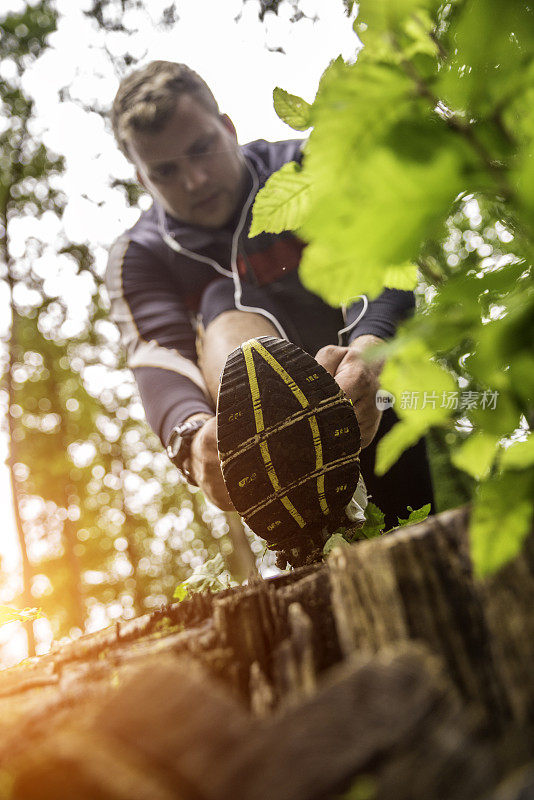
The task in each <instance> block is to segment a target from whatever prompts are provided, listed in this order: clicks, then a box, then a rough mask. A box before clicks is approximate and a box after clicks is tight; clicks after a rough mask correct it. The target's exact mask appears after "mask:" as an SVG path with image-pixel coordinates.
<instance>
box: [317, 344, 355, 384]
mask: <svg viewBox="0 0 534 800" xmlns="http://www.w3.org/2000/svg"><path fill="white" fill-rule="evenodd" d="M346 352H347V348H346V347H336V345H333V344H327V345H326V347H321V349H320V350H318V351H317V353H316V354H315V360H316V361H317V363H318V364H320V365H321V366H322V367H324V368H325V370H326V371H327V372H329V373H330V375H332V377H335V374H336V370H337V368H338V367H339V365H340V364H341V362H342V361H343V358H344V357H345V354H346Z"/></svg>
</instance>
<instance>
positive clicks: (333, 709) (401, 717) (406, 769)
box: [210, 644, 495, 800]
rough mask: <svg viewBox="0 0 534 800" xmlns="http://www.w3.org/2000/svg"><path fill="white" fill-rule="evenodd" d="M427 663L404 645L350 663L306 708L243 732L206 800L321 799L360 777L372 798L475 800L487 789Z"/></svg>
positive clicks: (482, 752)
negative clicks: (244, 737)
mask: <svg viewBox="0 0 534 800" xmlns="http://www.w3.org/2000/svg"><path fill="white" fill-rule="evenodd" d="M476 731H477V729H476V724H475V722H474V721H473V720H472V719H470V718H469V715H466V714H464V712H463V711H462V710H461V707H460V701H459V698H458V696H457V695H455V693H454V691H452V690H451V687H450V684H448V682H447V681H446V680H445V679H444V677H443V676H442V675H440V673H439V671H438V667H437V663H436V659H435V658H432V657H431V656H429V655H428V653H427V652H425V651H424V650H422V649H421V648H418V647H416V646H414V645H410V644H408V645H406V644H404V645H400V646H398V647H397V648H393V649H390V650H389V651H387V650H384V651H382V653H380V654H378V655H373V656H371V655H369V656H368V657H361V658H356V659H353V660H352V661H351V662H350V663H348V664H345V665H343V666H342V667H339V668H336V669H334V670H333V671H332V674H331V676H330V680H329V681H327V683H326V684H325V685H324V686H323V687H322V688H320V689H319V692H318V693H316V694H315V695H313V697H311V698H309V699H307V700H306V702H304V703H301V704H299V705H298V706H295V707H293V708H291V709H290V710H289V711H288V712H286V713H284V714H282V715H276V716H275V717H274V718H271V719H270V720H268V721H266V722H264V723H263V724H262V725H261V726H259V727H256V728H253V729H251V730H250V732H249V734H248V736H247V741H246V742H244V743H243V745H242V747H241V748H240V749H239V752H238V753H237V756H236V758H234V759H233V760H232V761H231V762H228V763H225V764H222V765H221V767H220V768H219V769H218V770H216V771H214V775H213V780H214V781H215V783H214V784H213V785H212V787H211V792H212V794H210V800H216V799H217V800H222V798H228V797H239V798H240V800H271V798H276V799H277V800H327V798H332V800H333V798H339V797H340V796H341V794H342V793H344V792H345V791H347V789H349V788H350V786H351V785H353V784H354V783H355V782H357V781H358V780H360V779H363V780H365V781H367V782H369V781H370V782H371V784H372V787H373V792H372V795H371V796H372V797H373V798H376V800H441V799H442V798H443V800H456V798H457V799H458V800H465V798H470V800H476V798H478V797H481V796H483V794H484V793H485V792H486V790H487V789H488V787H490V786H491V785H492V783H493V782H494V781H495V774H494V757H493V752H492V750H491V748H490V747H489V746H488V745H484V744H480V743H478V742H477V732H476Z"/></svg>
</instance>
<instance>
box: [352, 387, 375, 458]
mask: <svg viewBox="0 0 534 800" xmlns="http://www.w3.org/2000/svg"><path fill="white" fill-rule="evenodd" d="M354 412H355V414H356V419H357V420H358V425H359V427H360V434H361V437H362V447H367V446H368V445H369V444H371V442H372V441H373V439H374V437H375V435H376V432H377V430H378V426H379V424H380V419H381V417H382V412H381V411H379V410H378V409H377V407H376V405H374V404H373V403H372V402H370V401H369V399H367V400H362V401H360V402H357V403H354Z"/></svg>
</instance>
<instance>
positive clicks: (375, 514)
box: [358, 503, 385, 539]
mask: <svg viewBox="0 0 534 800" xmlns="http://www.w3.org/2000/svg"><path fill="white" fill-rule="evenodd" d="M384 519H385V514H384V512H383V511H381V510H380V509H379V508H378V506H376V505H375V504H374V503H367V506H366V509H365V522H364V524H363V525H362V527H361V528H360V529H359V531H358V535H359V536H360V534H361V535H362V536H365V538H366V539H374V538H376V537H377V536H380V534H381V533H382V532H383V531H384V528H385V525H384Z"/></svg>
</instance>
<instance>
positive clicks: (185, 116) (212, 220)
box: [129, 94, 247, 228]
mask: <svg viewBox="0 0 534 800" xmlns="http://www.w3.org/2000/svg"><path fill="white" fill-rule="evenodd" d="M129 150H130V154H131V156H132V159H133V161H134V163H135V165H136V167H137V176H138V179H139V180H140V182H141V183H142V184H143V186H144V187H145V189H147V190H148V191H149V192H150V194H151V195H152V197H153V198H154V199H155V200H157V201H158V202H159V203H160V204H161V205H162V206H163V208H164V209H165V211H167V212H168V213H169V214H170V215H171V216H173V217H174V218H175V219H178V220H181V221H182V222H189V223H193V224H194V225H202V226H204V227H207V228H220V227H222V226H223V225H225V224H226V223H227V222H228V221H229V220H230V219H231V217H232V215H233V214H234V212H235V211H236V209H237V206H238V204H239V202H240V200H241V199H242V196H243V192H244V189H245V185H246V176H247V169H246V165H245V161H244V159H243V156H242V154H241V152H240V150H239V147H238V144H237V137H236V133H235V129H234V127H233V125H232V123H231V121H230V120H229V118H228V117H226V116H218V115H216V114H213V112H210V111H208V110H207V109H206V108H204V107H203V106H201V105H200V104H199V103H198V102H197V101H196V100H195V99H194V98H193V97H192V96H191V95H188V94H183V95H181V96H180V97H179V98H178V99H177V102H176V111H175V113H174V115H173V116H172V117H171V119H170V120H169V122H168V123H167V124H166V126H165V127H164V128H163V129H162V130H161V131H159V132H158V133H136V134H135V135H133V136H132V137H131V139H130V145H129Z"/></svg>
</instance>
